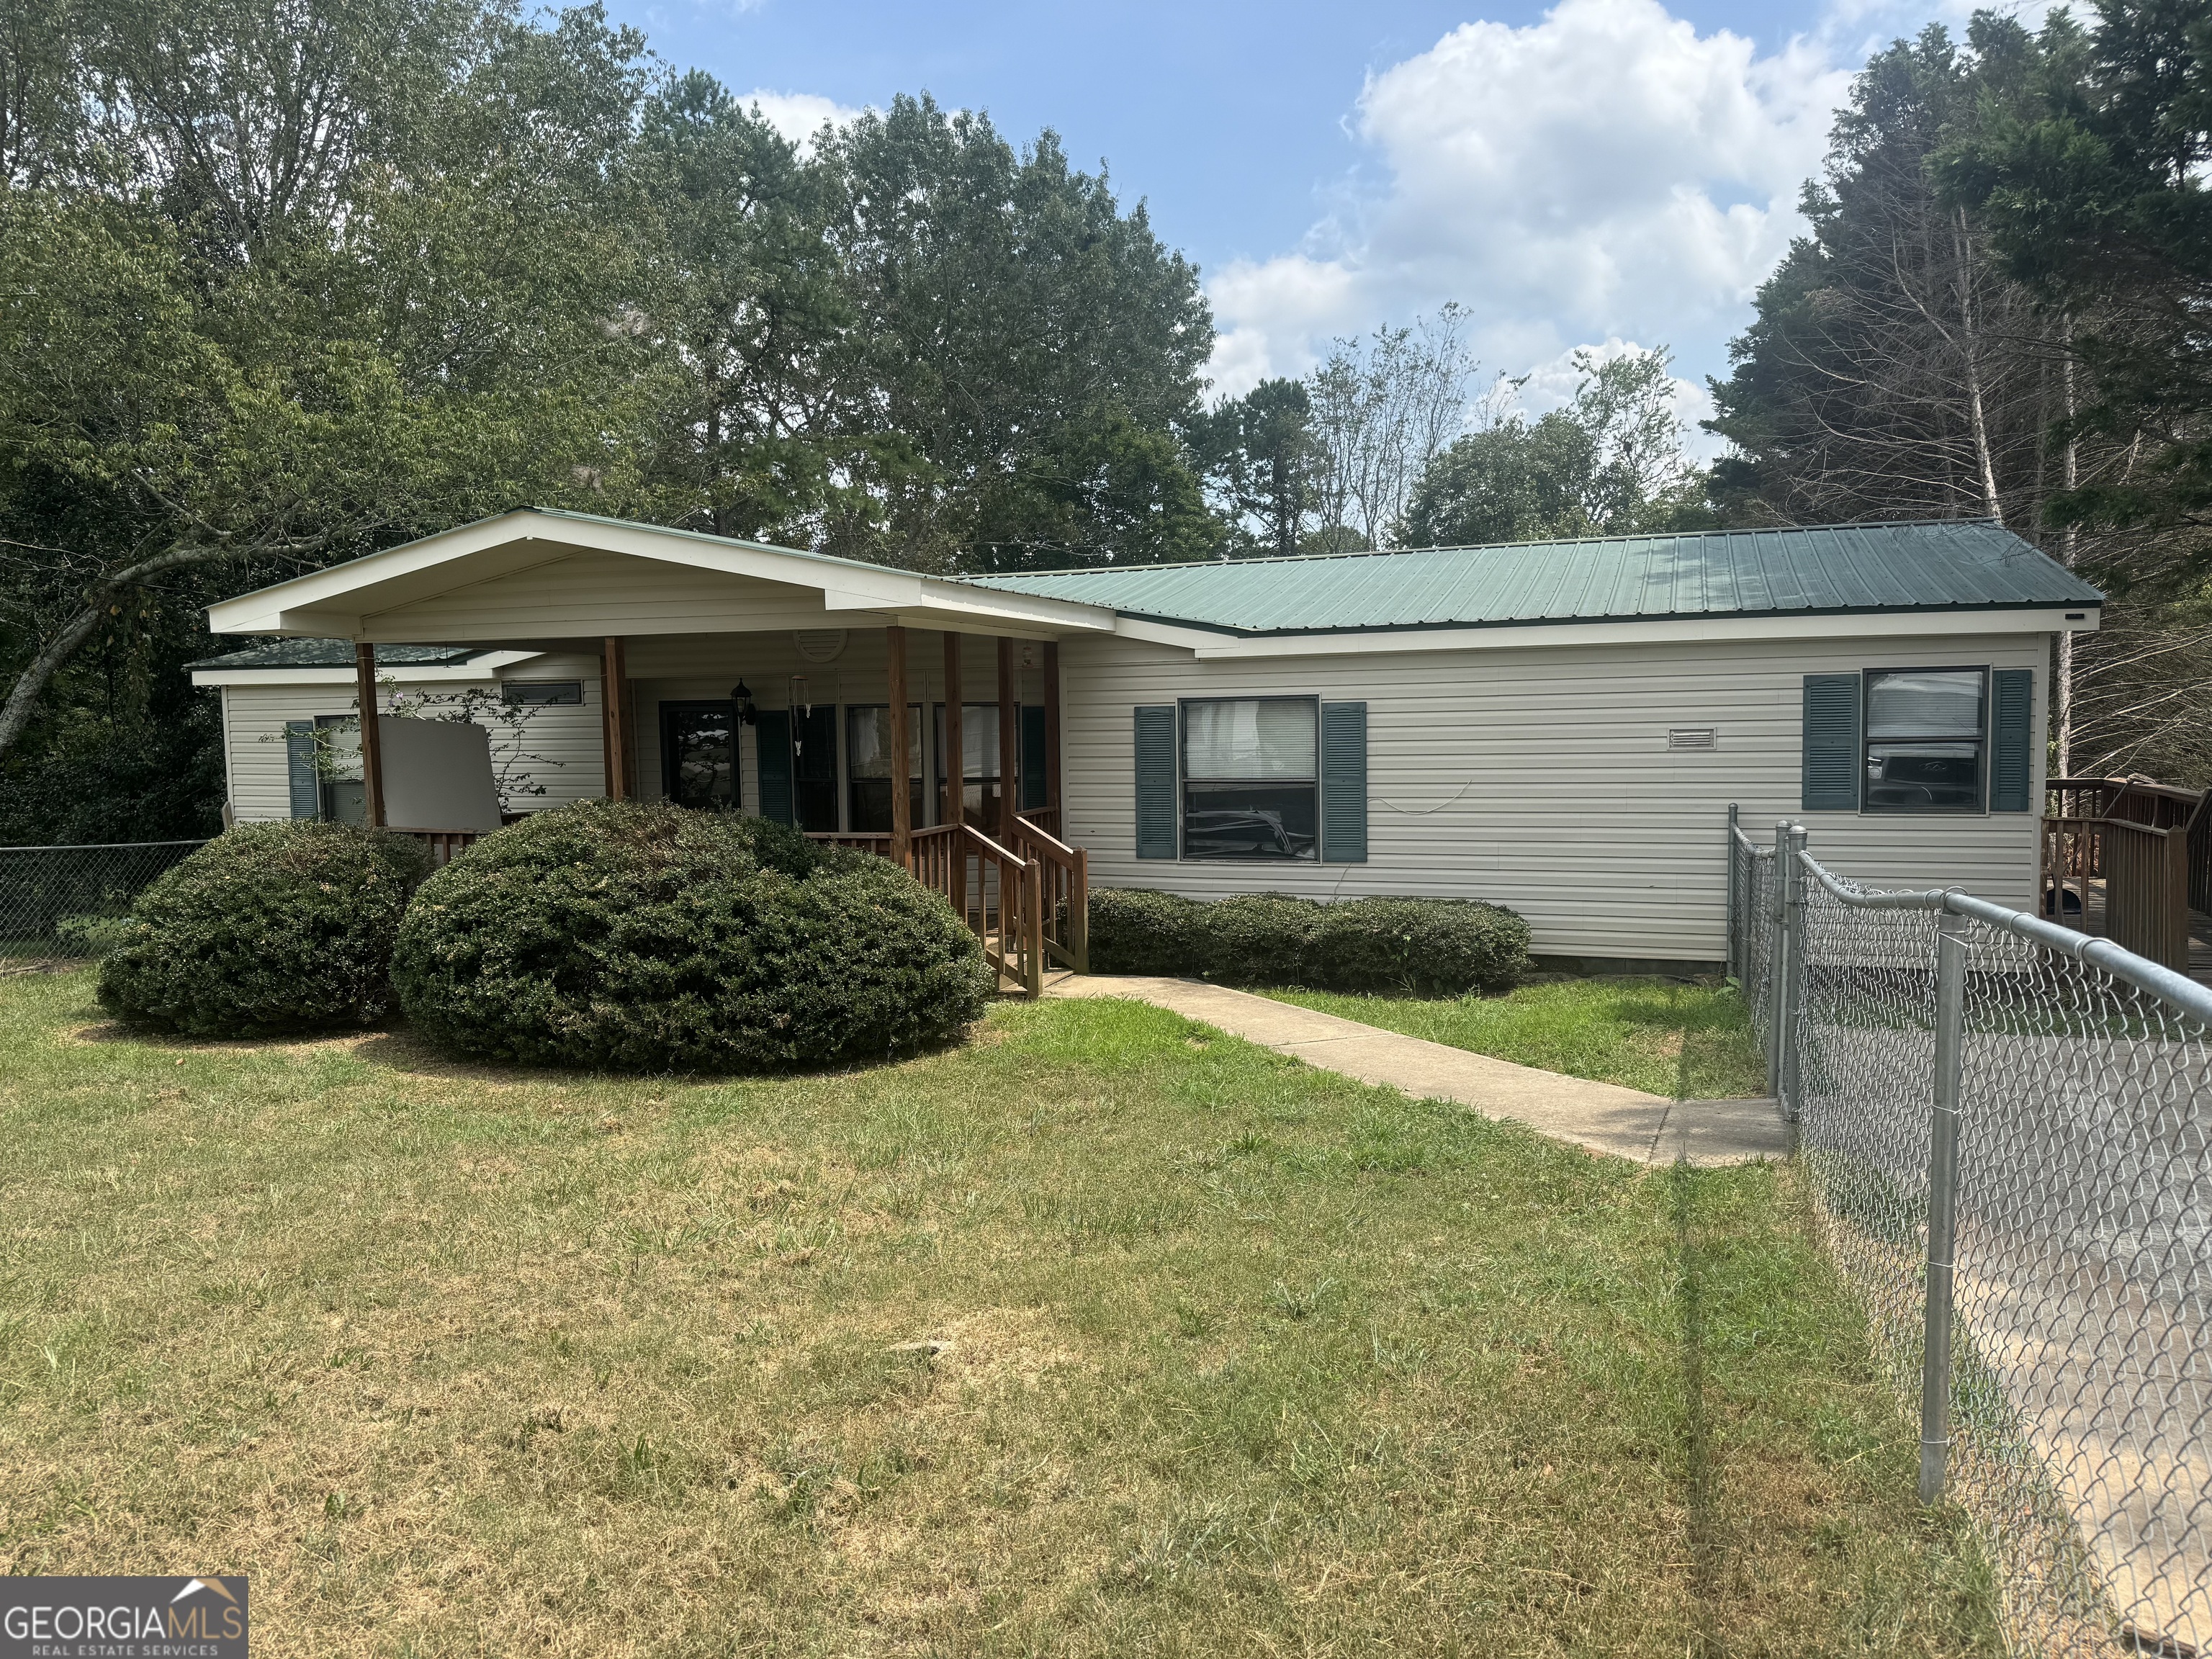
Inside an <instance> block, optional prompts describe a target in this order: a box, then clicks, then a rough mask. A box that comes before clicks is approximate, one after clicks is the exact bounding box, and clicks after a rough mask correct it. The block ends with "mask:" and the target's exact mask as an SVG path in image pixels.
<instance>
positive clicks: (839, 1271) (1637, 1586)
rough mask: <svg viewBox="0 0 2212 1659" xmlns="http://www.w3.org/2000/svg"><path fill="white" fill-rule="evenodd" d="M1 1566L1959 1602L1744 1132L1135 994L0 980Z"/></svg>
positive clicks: (1947, 1650) (667, 1643) (375, 1622)
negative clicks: (1674, 1134)
mask: <svg viewBox="0 0 2212 1659" xmlns="http://www.w3.org/2000/svg"><path fill="white" fill-rule="evenodd" d="M0 1052H4V1053H5V1054H7V1055H8V1066H7V1067H6V1069H5V1072H4V1073H0V1217H4V1220H3V1221H0V1226H4V1228H5V1243H4V1249H0V1571H9V1572H14V1573H32V1572H139V1571H147V1572H150V1571H163V1572H181V1571H244V1572H248V1573H251V1574H252V1576H253V1600H254V1608H255V1613H256V1620H257V1626H258V1628H257V1637H258V1642H257V1647H256V1651H257V1652H258V1653H262V1654H264V1655H269V1656H278V1655H296V1654H313V1655H332V1654H345V1655H352V1654H360V1655H368V1654H380V1655H431V1654H440V1655H443V1654H455V1655H459V1654H478V1653H497V1654H520V1653H528V1654H549V1655H553V1654H557V1655H595V1656H596V1655H622V1654H641V1655H642V1654H654V1655H702V1656H705V1655H734V1654H769V1653H773V1654H777V1655H814V1654H820V1655H832V1654H836V1655H843V1654H854V1653H866V1654H901V1655H925V1654H942V1655H953V1654H963V1655H964V1654H1007V1655H1015V1654H1023V1655H1028V1654H1056V1655H1057V1654H1068V1655H1073V1654H1100V1655H1106V1654H1112V1655H1124V1654H1190V1655H1201V1654H1206V1655H1211V1654H1218V1653H1235V1654H1252V1655H1268V1656H1274V1655H1292V1654H1319V1653H1329V1654H1334V1655H1340V1656H1382V1655H1398V1654H1437V1655H1446V1654H1453V1655H1466V1656H1476V1655H1481V1656H1489V1655H1499V1654H1546V1655H1559V1654H1571V1655H1590V1656H1600V1655H1603V1656H1612V1655H1621V1654H1649V1655H1653V1656H1662V1655H1664V1656H1680V1655H1684V1654H1723V1653H1725V1654H1729V1655H1769V1654H1771V1655H1777V1656H1782V1655H1788V1656H1803V1655H1808V1654H1862V1655H1868V1656H1875V1655H1881V1656H1895V1655H1901V1654H1934V1653H1942V1654H1968V1653H1972V1654H1992V1655H1993V1654H1995V1653H1996V1652H1997V1645H1996V1638H1995V1635H1994V1633H1993V1629H1992V1626H1991V1624H1990V1612H1989V1598H1988V1593H1987V1587H1986V1583H1985V1580H1984V1575H1983V1573H1982V1571H1980V1570H1979V1569H1978V1566H1977V1565H1975V1562H1974V1559H1973V1558H1972V1556H1971V1554H1970V1553H1968V1552H1967V1550H1966V1547H1965V1546H1964V1545H1963V1544H1962V1543H1961V1542H1960V1535H1959V1534H1958V1533H1957V1532H1956V1531H1955V1530H1954V1522H1953V1520H1952V1518H1951V1517H1949V1516H1948V1515H1944V1514H1938V1515H1936V1516H1929V1515H1926V1514H1923V1512H1922V1511H1920V1510H1918V1508H1917V1505H1916V1504H1915V1503H1914V1501H1913V1498H1912V1492H1911V1488H1912V1480H1913V1471H1914V1467H1915V1457H1916V1447H1915V1435H1914V1432H1913V1430H1912V1428H1911V1425H1908V1424H1907V1423H1906V1422H1905V1420H1904V1419H1903V1418H1902V1417H1901V1416H1900V1414H1899V1412H1898V1410H1897V1407H1895V1405H1894V1403H1893V1401H1892V1399H1891V1398H1890V1396H1889V1395H1887V1392H1886V1391H1885V1390H1884V1389H1883V1388H1882V1387H1881V1385H1880V1384H1878V1383H1876V1381H1875V1378H1874V1374H1873V1372H1872V1370H1871V1368H1870V1365H1869V1358H1868V1356H1867V1353H1866V1352H1865V1349H1864V1346H1863V1332H1862V1328H1861V1324H1860V1322H1859V1321H1858V1320H1857V1317H1856V1316H1854V1315H1853V1313H1852V1311H1851V1310H1850V1305H1849V1304H1847V1303H1846V1301H1845V1300H1844V1297H1843V1296H1842V1295H1841V1293H1840V1292H1839V1291H1838V1286H1837V1284H1836V1281H1835V1279H1834V1278H1833V1277H1832V1274H1831V1273H1830V1272H1829V1271H1828V1269H1827V1268H1826V1266H1825V1265H1824V1264H1823V1261H1822V1260H1821V1258H1820V1255H1819V1254H1818V1252H1817V1251H1816V1250H1815V1249H1814V1247H1813V1246H1812V1245H1811V1244H1810V1243H1808V1232H1807V1231H1806V1230H1805V1228H1804V1226H1803V1225H1802V1212H1801V1209H1800V1196H1799V1194H1798V1193H1797V1191H1796V1188H1795V1185H1794V1181H1793V1177H1792V1176H1791V1175H1790V1172H1789V1171H1788V1170H1785V1169H1778V1168H1771V1167H1753V1168H1747V1169H1742V1170H1724V1171H1709V1172H1702V1173H1690V1172H1686V1171H1675V1172H1659V1173H1645V1172H1642V1171H1639V1170H1637V1169H1635V1168H1633V1167H1632V1166H1630V1165H1628V1164H1623V1163H1614V1162H1610V1161H1607V1160H1602V1159H1598V1158H1592V1157H1589V1156H1588V1155H1586V1154H1583V1153H1582V1152H1575V1151H1571V1150H1566V1149H1564V1148H1561V1147H1559V1146H1554V1145H1552V1144H1550V1143H1547V1142H1545V1141H1543V1140H1541V1139H1538V1138H1537V1137H1536V1136H1534V1134H1532V1133H1528V1132H1525V1131H1522V1130H1520V1129H1518V1128H1516V1127H1510V1126H1501V1125H1498V1124H1494V1123H1492V1122H1489V1121H1486V1120H1484V1119H1483V1118H1481V1117H1480V1116H1478V1115H1474V1114H1473V1113H1470V1112H1468V1111H1464V1110H1461V1109H1456V1108H1451V1107H1447V1106H1443V1105H1440V1104H1437V1103H1417V1102H1412V1101H1408V1100H1406V1099H1404V1098H1402V1097H1399V1096H1397V1095H1395V1094H1392V1093H1389V1092H1387V1091H1379V1090H1375V1089H1370V1088H1366V1087H1364V1086H1361V1085H1358V1084H1354V1083H1352V1082H1350V1081H1347V1080H1346V1079H1341V1078H1339V1077H1335V1076H1334V1075H1332V1074H1329V1073H1322V1072H1317V1071H1314V1070H1310V1069H1308V1068H1306V1067H1304V1066H1300V1065H1298V1064H1297V1062H1295V1061H1292V1060H1287V1059H1284V1058H1281V1057H1279V1056H1277V1055H1275V1054H1271V1053H1269V1052H1267V1051H1266V1050H1263V1049H1260V1048H1254V1047H1251V1046H1249V1045H1247V1044H1244V1043H1242V1042H1235V1041H1232V1040H1229V1039H1225V1038H1220V1037H1218V1036H1210V1035H1209V1034H1208V1033H1207V1032H1206V1030H1204V1029H1203V1028H1200V1027H1198V1026H1194V1025H1192V1024H1188V1023H1187V1022H1185V1021H1184V1020H1182V1019H1181V1018H1177V1017H1176V1016H1174V1015H1171V1014H1169V1013H1166V1012H1161V1011H1158V1010H1156V1009H1152V1008H1148V1007H1145V1006H1138V1005H1134V1004H1128V1003H1115V1002H1062V1003H1047V1004H1043V1005H1041V1006H1000V1007H998V1008H997V1009H995V1010H994V1012H993V1013H992V1015H991V1017H990V1018H989V1019H988V1021H987V1023H986V1024H985V1025H984V1026H983V1027H982V1029H981V1031H980V1033H979V1034H978V1036H977V1037H976V1039H975V1042H972V1043H971V1044H969V1046H967V1047H965V1048H961V1049H959V1050H957V1051H955V1052H951V1053H947V1054H939V1055H936V1056H933V1057H928V1058H924V1059H920V1060H912V1061H909V1062H907V1063H904V1064H901V1065H897V1066H886V1067H883V1068H881V1069H877V1070H871V1071H866V1072H863V1073H854V1074H846V1075H837V1076H823V1077H815V1078H808V1079H798V1080H781V1081H740V1082H711V1081H710V1082H679V1081H674V1080H670V1079H643V1080H628V1081H623V1080H607V1079H589V1078H577V1077H567V1076H561V1075H556V1074H549V1073H493V1072H488V1071H485V1070H482V1069H478V1068H474V1067H470V1066H457V1065H453V1064H450V1063H447V1062H446V1061H444V1060H440V1059H439V1058H437V1057H435V1055H432V1054H427V1053H425V1052H424V1051H422V1049H420V1048H417V1047H416V1045H415V1044H413V1043H412V1042H410V1041H409V1040H408V1039H407V1038H406V1037H405V1036H404V1035H378V1036H368V1037H359V1038H351V1039H342V1040H331V1041H325V1042H302V1043H297V1044H291V1045H283V1044H265V1045H259V1046H251V1045H244V1044H234V1045H224V1044H185V1043H172V1042H161V1041H158V1040H147V1039H142V1038H133V1037H130V1036H124V1035H120V1034H118V1033H117V1032H115V1031H113V1030H111V1029H110V1028H108V1027H106V1026H104V1025H102V1024H100V1023H99V1022H98V1016H97V1013H96V1011H95V1010H94V1008H93V1006H91V1002H90V997H89V981H88V977H87V976H85V975H81V974H80V975H54V976H44V975H27V976H19V977H15V978H12V979H8V980H4V981H0Z"/></svg>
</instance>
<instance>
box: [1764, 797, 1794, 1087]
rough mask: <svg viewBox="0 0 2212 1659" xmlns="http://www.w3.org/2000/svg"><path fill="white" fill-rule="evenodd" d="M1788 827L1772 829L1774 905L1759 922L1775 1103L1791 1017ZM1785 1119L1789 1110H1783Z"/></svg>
mask: <svg viewBox="0 0 2212 1659" xmlns="http://www.w3.org/2000/svg"><path fill="white" fill-rule="evenodd" d="M1789 869H1790V826H1789V825H1788V824H1786V823H1776V824H1775V826H1774V902H1773V904H1772V907H1771V908H1770V909H1769V910H1768V911H1767V913H1766V915H1764V916H1763V917H1760V918H1759V920H1760V921H1763V922H1765V925H1766V929H1767V946H1766V981H1767V984H1766V997H1767V1008H1766V1092H1767V1093H1769V1094H1771V1095H1772V1096H1773V1097H1775V1098H1776V1099H1778V1100H1779V1099H1781V1098H1782V1048H1783V1043H1784V1037H1783V1033H1784V1031H1786V1030H1789V1013H1790V953H1789V951H1788V950H1787V949H1786V948H1785V944H1786V941H1787V939H1789V904H1788V901H1787V899H1786V898H1785V897H1784V895H1785V894H1786V893H1787V891H1788V890H1789V885H1790V877H1789ZM1783 1110H1784V1114H1785V1115H1787V1113H1788V1110H1789V1107H1788V1104H1787V1103H1786V1102H1785V1103H1784V1107H1783Z"/></svg>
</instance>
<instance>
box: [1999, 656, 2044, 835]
mask: <svg viewBox="0 0 2212 1659" xmlns="http://www.w3.org/2000/svg"><path fill="white" fill-rule="evenodd" d="M2034 723H2035V671H2034V670H2033V669H2032V668H2000V669H1998V670H1997V671H1996V672H1995V673H1994V674H1992V675H1990V749H1991V753H1990V811H1992V812H2025V811H2028V810H2029V802H2028V786H2029V784H2030V783H2032V782H2033V781H2034V774H2035V729H2034Z"/></svg>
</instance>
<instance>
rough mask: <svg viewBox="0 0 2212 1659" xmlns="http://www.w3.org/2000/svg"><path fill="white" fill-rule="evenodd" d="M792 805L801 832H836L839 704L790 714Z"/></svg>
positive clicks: (799, 710)
mask: <svg viewBox="0 0 2212 1659" xmlns="http://www.w3.org/2000/svg"><path fill="white" fill-rule="evenodd" d="M791 804H792V808H793V811H794V812H795V813H796V815H797V817H798V819H799V828H800V829H811V830H817V831H823V832H826V833H829V834H832V835H834V834H835V833H836V829H837V705H836V703H834V702H817V703H816V704H814V705H813V707H811V708H803V709H801V708H794V709H793V710H792V711H791Z"/></svg>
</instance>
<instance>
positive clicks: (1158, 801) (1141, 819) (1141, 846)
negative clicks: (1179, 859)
mask: <svg viewBox="0 0 2212 1659" xmlns="http://www.w3.org/2000/svg"><path fill="white" fill-rule="evenodd" d="M1136 720H1137V729H1136V740H1137V743H1136V750H1137V856H1138V857H1139V858H1140V859H1171V858H1173V857H1174V856H1175V855H1176V711H1175V706H1174V705H1173V704H1172V703H1169V704H1163V705H1160V706H1158V707H1148V708H1139V709H1138V710H1137V711H1136Z"/></svg>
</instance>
